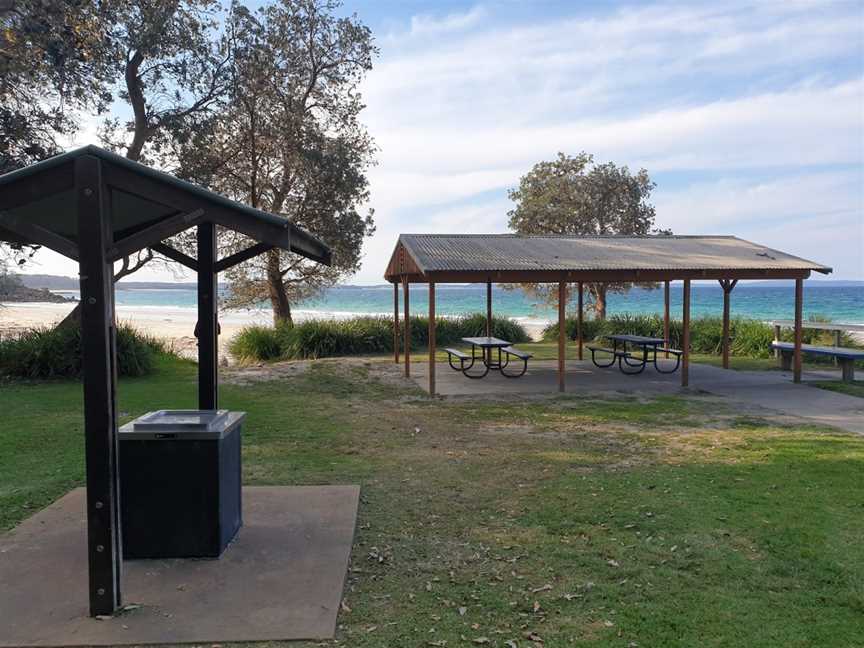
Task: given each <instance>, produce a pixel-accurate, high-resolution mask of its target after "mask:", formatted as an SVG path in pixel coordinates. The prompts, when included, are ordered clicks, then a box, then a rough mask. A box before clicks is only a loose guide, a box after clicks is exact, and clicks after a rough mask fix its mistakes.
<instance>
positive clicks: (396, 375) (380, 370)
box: [220, 357, 413, 388]
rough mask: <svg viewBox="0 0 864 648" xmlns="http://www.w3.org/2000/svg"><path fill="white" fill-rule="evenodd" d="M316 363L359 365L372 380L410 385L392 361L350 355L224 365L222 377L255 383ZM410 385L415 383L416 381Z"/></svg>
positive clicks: (300, 371) (301, 371)
mask: <svg viewBox="0 0 864 648" xmlns="http://www.w3.org/2000/svg"><path fill="white" fill-rule="evenodd" d="M313 363H314V364H316V365H321V366H325V367H327V368H328V369H335V370H337V371H339V372H342V373H346V374H347V373H350V372H351V371H352V370H353V369H356V368H357V367H363V368H365V369H366V370H367V371H368V373H369V378H370V379H372V380H375V381H377V382H381V383H384V384H387V385H392V386H394V387H402V388H404V387H406V386H409V385H408V383H407V382H406V381H405V379H404V378H403V376H402V371H401V369H400V368H399V366H397V365H396V364H394V363H393V362H389V361H385V360H377V359H372V360H370V359H369V358H351V357H345V358H320V359H317V360H286V361H283V362H258V363H254V364H239V365H232V366H229V367H223V369H222V371H221V374H220V378H221V379H222V380H223V381H224V382H226V383H229V384H232V385H252V384H255V383H259V382H268V381H272V380H283V379H286V378H296V377H297V376H302V375H303V374H304V373H306V372H307V371H308V370H309V369H310V367H312V366H313ZM410 386H413V383H411V384H410Z"/></svg>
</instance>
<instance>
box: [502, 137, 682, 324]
mask: <svg viewBox="0 0 864 648" xmlns="http://www.w3.org/2000/svg"><path fill="white" fill-rule="evenodd" d="M655 186H656V185H655V184H654V182H652V181H651V179H650V178H649V176H648V172H647V171H646V170H645V169H639V171H638V172H636V173H635V174H633V173H631V172H630V170H629V169H628V168H627V167H626V166H620V167H619V166H617V165H615V164H614V163H613V162H607V163H605V164H595V162H594V158H593V156H592V155H590V154H588V153H585V152H584V151H583V152H581V153H579V154H578V155H576V156H575V157H571V156H568V155H565V154H564V153H559V154H558V157H557V158H556V159H555V160H552V161H549V162H540V163H538V164H535V165H534V167H533V168H532V169H531V170H530V171H529V172H528V173H527V174H525V175H524V176H523V177H522V178H521V180H520V181H519V186H518V187H517V188H516V189H513V190H511V191H510V192H509V193H508V196H509V198H510V199H511V200H512V201H513V202H514V203H515V206H514V208H513V209H511V210H510V211H509V212H508V216H509V227H510V229H511V230H513V231H514V232H516V233H519V234H571V235H578V236H588V235H594V236H603V235H611V234H622V235H644V234H651V233H669V232H668V231H665V230H658V229H656V228H655V226H654V220H655V211H654V206H653V205H652V204H651V203H650V202H649V199H650V197H651V192H652V191H653V189H654V187H655ZM631 285H632V284H623V283H607V284H593V283H592V284H586V289H587V290H588V293H589V295H590V298H591V301H592V305H593V308H594V311H595V314H596V316H597V317H599V318H604V317H605V316H606V294H607V291H613V292H625V291H627V290H629V288H630V287H631ZM521 287H522V288H523V289H526V290H528V291H529V292H531V293H533V294H536V295H538V296H541V297H543V298H546V299H548V298H550V293H549V291H548V289H547V287H545V286H543V285H540V284H524V285H522V286H521Z"/></svg>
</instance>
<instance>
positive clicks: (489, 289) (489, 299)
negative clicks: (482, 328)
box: [486, 281, 492, 337]
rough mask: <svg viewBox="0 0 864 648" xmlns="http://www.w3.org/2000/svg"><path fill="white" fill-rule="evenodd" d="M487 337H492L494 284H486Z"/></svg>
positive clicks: (489, 282) (488, 282)
mask: <svg viewBox="0 0 864 648" xmlns="http://www.w3.org/2000/svg"><path fill="white" fill-rule="evenodd" d="M486 337H492V282H491V281H487V282H486Z"/></svg>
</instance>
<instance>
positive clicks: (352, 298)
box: [57, 282, 864, 324]
mask: <svg viewBox="0 0 864 648" xmlns="http://www.w3.org/2000/svg"><path fill="white" fill-rule="evenodd" d="M804 286H805V288H804V317H805V319H806V318H808V317H811V316H820V317H825V318H828V319H829V320H831V321H834V322H843V323H848V324H864V286H860V285H855V286H844V285H841V286H832V285H831V284H830V283H828V282H819V283H811V284H809V285H808V283H807V282H805V283H804ZM117 288H118V290H117V292H116V299H117V304H118V305H120V306H126V307H135V306H141V307H147V308H148V310H149V309H150V308H158V307H165V308H172V309H173V308H189V309H193V308H195V305H196V293H195V291H194V290H189V289H167V290H153V289H133V290H129V289H124V288H123V285H122V283H121V284H118V286H117ZM437 288H438V290H437V294H436V297H437V299H436V308H437V311H438V313H439V314H440V315H445V316H453V315H462V314H465V313H475V312H484V311H485V309H486V288H485V286H484V285H477V284H474V285H439V286H438V287H437ZM681 289H682V288H681V284H680V283H679V284H677V285H676V284H672V290H671V298H672V304H671V309H672V316H673V317H680V313H681ZM57 292H59V293H61V294H64V295H67V296H70V297H77V292H76V291H57ZM400 302H401V289H400ZM427 305H428V290H427V288H426V287H425V286H424V285H422V284H417V285H412V286H411V311H412V312H413V313H416V314H423V313H426V312H427ZM492 305H493V310H494V312H495V314H496V315H504V316H507V317H511V318H514V319H517V320H522V321H525V322H535V323H543V322H548V321H552V320H553V319H554V318H555V317H556V314H555V310H554V308H551V309H550V308H549V307H547V306H546V305H544V304H538V303H536V300H535V299H533V298H531V297H529V296H527V295H525V294H524V293H523V292H522V291H520V290H505V289H503V288H501V287H498V286H494V287H493V294H492ZM731 305H732V315H733V317H736V316H737V317H747V318H753V319H759V320H772V319H791V318H792V317H793V315H794V305H795V296H794V289H793V288H792V286H791V285H773V286H772V285H765V284H761V283H760V284H739V285H738V286H737V287H736V288H735V290H734V291H733V292H732V302H731ZM261 308H262V309H265V310H266V308H267V306H266V304H262V305H261ZM722 308H723V291H722V289H721V288H720V286H719V285H718V284H716V283H714V284H709V283H705V284H693V285H692V299H691V314H692V316H693V317H698V316H700V315H720V314H721V313H722ZM400 309H401V303H400ZM294 312H295V313H297V314H298V315H302V316H304V317H306V318H308V317H337V318H343V317H350V316H352V315H361V314H362V315H391V314H392V312H393V288H392V286H389V285H382V286H368V287H365V286H340V287H336V288H331V289H329V290H327V291H325V292H324V293H323V294H322V295H321V296H320V297H318V298H317V299H314V300H309V301H305V302H301V303H298V304H295V305H294ZM607 312H608V313H609V314H616V313H634V314H636V313H638V314H651V313H658V314H660V313H662V312H663V291H662V289H661V290H645V289H641V288H634V289H632V290H631V291H630V292H628V293H626V294H610V295H609V297H608V305H607Z"/></svg>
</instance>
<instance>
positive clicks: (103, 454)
mask: <svg viewBox="0 0 864 648" xmlns="http://www.w3.org/2000/svg"><path fill="white" fill-rule="evenodd" d="M75 200H76V206H77V212H78V245H79V251H80V258H79V263H78V267H79V273H80V287H81V357H82V367H83V383H84V438H85V458H86V473H87V555H88V564H89V575H90V614H91V616H98V615H110V614H113V613H114V612H115V611H116V610H117V608H118V607H119V606H120V601H121V597H120V570H121V564H122V560H123V556H122V544H121V542H120V513H119V511H120V484H119V479H118V477H119V470H118V465H117V409H116V402H117V401H116V391H117V378H116V367H115V357H116V350H115V329H114V299H113V294H114V285H113V273H112V266H111V264H110V263H109V262H108V260H107V254H106V250H107V248H108V246H109V245H110V244H111V242H112V241H111V233H110V232H111V225H110V216H109V207H108V205H109V200H108V196H107V191H106V189H105V186H104V184H103V182H102V168H101V163H100V161H99V159H98V158H96V157H93V156H89V155H85V156H82V157H80V158H78V159H77V160H75Z"/></svg>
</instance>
